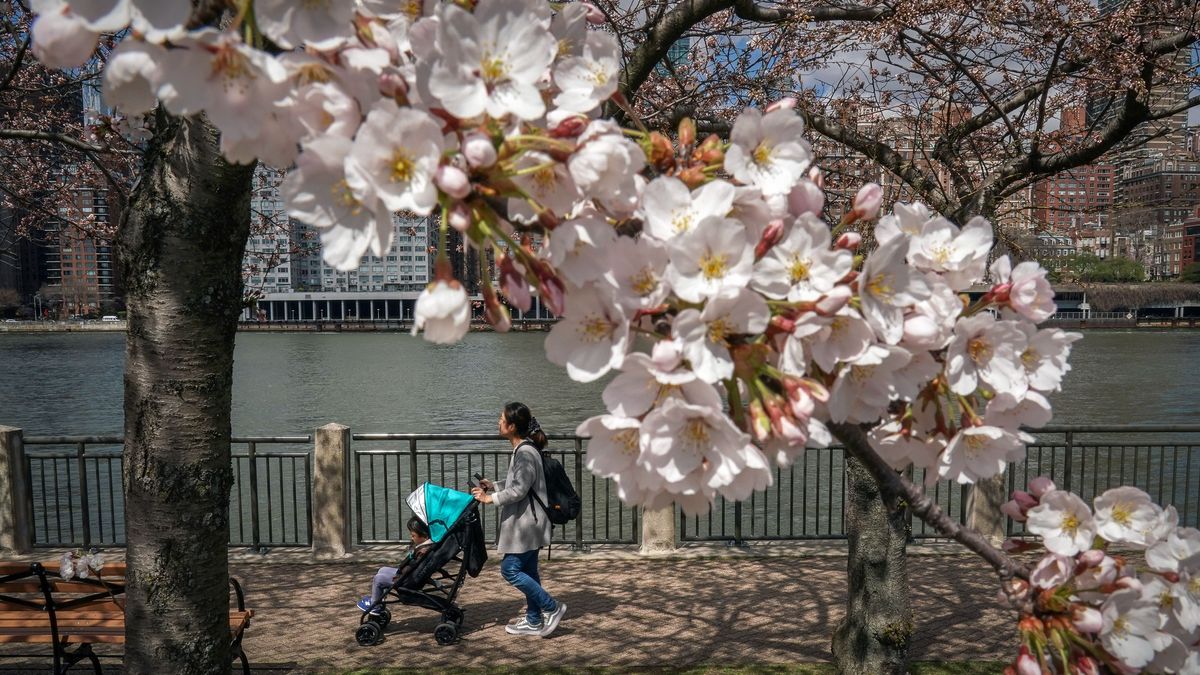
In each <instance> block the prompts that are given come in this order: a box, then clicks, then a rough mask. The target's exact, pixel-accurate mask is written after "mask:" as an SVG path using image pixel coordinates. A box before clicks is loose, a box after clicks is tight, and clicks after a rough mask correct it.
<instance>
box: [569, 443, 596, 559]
mask: <svg viewBox="0 0 1200 675" xmlns="http://www.w3.org/2000/svg"><path fill="white" fill-rule="evenodd" d="M582 489H583V439H582V438H580V437H578V436H576V437H575V490H576V492H578V491H579V490H582ZM594 517H595V516H593V518H594ZM571 548H572V549H573V550H576V551H582V550H583V518H576V519H575V543H574V544H572V545H571Z"/></svg>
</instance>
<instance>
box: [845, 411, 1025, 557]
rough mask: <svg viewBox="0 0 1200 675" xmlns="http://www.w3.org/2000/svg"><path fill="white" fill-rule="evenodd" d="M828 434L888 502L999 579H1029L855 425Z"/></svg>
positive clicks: (846, 425) (1003, 554) (1004, 554)
mask: <svg viewBox="0 0 1200 675" xmlns="http://www.w3.org/2000/svg"><path fill="white" fill-rule="evenodd" d="M829 429H830V431H832V432H833V435H834V436H837V438H838V440H840V441H841V442H842V443H843V444H845V446H846V452H849V453H850V454H851V455H853V456H854V457H855V458H856V459H858V461H860V462H862V463H863V466H865V467H866V468H867V471H869V472H871V475H872V476H873V477H874V478H875V480H876V482H878V483H879V489H880V490H881V491H882V492H883V494H884V496H885V497H886V498H887V499H889V500H904V501H905V502H906V503H907V504H908V507H909V508H910V509H911V510H912V512H913V514H914V515H916V516H917V517H918V518H920V519H921V520H923V521H925V522H926V523H928V524H929V525H931V526H933V528H934V529H936V530H937V531H938V532H940V533H941V534H944V535H946V536H947V537H950V538H951V539H953V540H954V541H957V542H958V543H960V544H962V545H963V546H965V547H966V548H967V549H968V550H970V551H972V552H973V553H975V554H977V555H978V556H979V557H981V558H983V559H984V560H985V561H987V562H988V564H990V565H991V566H992V567H993V568H995V569H996V571H997V572H999V573H1000V575H1001V576H1003V577H1006V578H1011V577H1018V578H1020V579H1025V580H1028V579H1029V569H1028V568H1027V567H1025V566H1024V565H1022V564H1021V563H1019V562H1017V561H1016V560H1013V559H1012V558H1011V557H1009V555H1008V554H1007V553H1005V552H1004V551H1001V550H1000V549H998V548H996V547H994V546H992V545H991V544H989V543H988V541H987V539H984V537H983V535H981V534H979V533H978V532H976V531H975V530H973V529H971V528H969V527H966V526H964V525H962V524H960V523H957V522H955V521H954V520H953V519H951V518H950V517H949V516H947V515H946V514H945V512H943V511H942V509H941V508H940V507H939V506H938V505H937V503H936V502H934V501H933V500H932V499H930V498H929V495H927V494H925V491H924V490H922V489H921V488H920V487H918V486H916V485H913V484H912V482H910V481H908V480H907V479H905V478H904V477H903V476H901V475H900V474H898V473H896V470H895V469H893V468H892V467H891V466H889V465H888V463H887V462H885V461H883V458H882V457H880V456H879V455H878V454H877V453H876V452H875V450H874V448H872V447H871V444H870V442H869V441H868V440H867V435H866V433H865V432H863V430H862V428H861V427H859V426H858V425H855V424H845V423H842V424H830V425H829Z"/></svg>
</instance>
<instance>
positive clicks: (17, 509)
mask: <svg viewBox="0 0 1200 675" xmlns="http://www.w3.org/2000/svg"><path fill="white" fill-rule="evenodd" d="M32 504H33V497H32V496H31V493H30V485H29V474H28V472H27V471H26V461H25V443H24V441H23V436H22V433H21V430H20V429H17V428H15V427H5V426H0V549H7V550H9V551H12V552H13V553H29V552H30V551H32V550H33V512H32V508H31V505H32Z"/></svg>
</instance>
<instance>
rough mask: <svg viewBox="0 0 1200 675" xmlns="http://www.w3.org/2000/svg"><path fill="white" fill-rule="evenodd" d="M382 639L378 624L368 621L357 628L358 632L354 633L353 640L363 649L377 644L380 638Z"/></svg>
mask: <svg viewBox="0 0 1200 675" xmlns="http://www.w3.org/2000/svg"><path fill="white" fill-rule="evenodd" d="M382 637H383V629H382V628H380V627H379V624H377V623H375V622H374V621H368V622H366V623H364V624H362V625H361V626H359V627H358V630H357V631H355V632H354V639H355V640H357V641H358V644H360V645H362V646H364V647H370V646H371V645H374V644H378V643H379V640H380V638H382Z"/></svg>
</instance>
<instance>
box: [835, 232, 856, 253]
mask: <svg viewBox="0 0 1200 675" xmlns="http://www.w3.org/2000/svg"><path fill="white" fill-rule="evenodd" d="M861 243H862V235H861V234H859V233H857V232H843V233H842V236H840V237H838V238H837V241H835V242H834V243H833V246H834V248H840V249H845V250H847V251H856V250H858V245H859V244H861Z"/></svg>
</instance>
